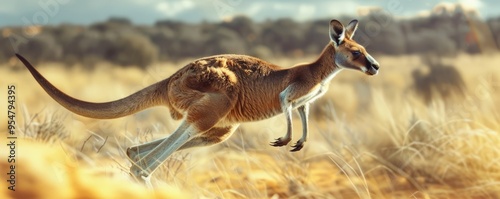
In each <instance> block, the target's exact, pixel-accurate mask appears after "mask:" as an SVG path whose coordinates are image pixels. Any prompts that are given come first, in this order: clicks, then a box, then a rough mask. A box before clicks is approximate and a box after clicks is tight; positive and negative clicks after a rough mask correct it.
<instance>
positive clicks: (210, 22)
mask: <svg viewBox="0 0 500 199" xmlns="http://www.w3.org/2000/svg"><path fill="white" fill-rule="evenodd" d="M3 5H4V6H2V8H0V32H1V38H0V43H1V44H2V45H1V46H0V64H1V63H6V62H9V61H12V58H13V52H18V53H21V54H22V55H25V56H26V57H29V59H30V60H31V61H32V62H34V63H35V64H36V63H40V62H63V63H65V64H67V65H72V64H75V63H84V65H85V66H88V67H91V66H92V65H94V64H95V63H97V62H100V61H105V62H110V63H113V64H116V65H121V66H137V67H141V68H145V67H147V66H148V65H150V64H152V63H155V62H165V61H168V62H175V61H178V60H182V59H185V58H197V57H202V56H208V55H213V54H221V53H236V54H249V55H253V56H257V57H260V58H271V57H290V56H291V57H301V56H307V55H317V54H318V53H319V52H321V50H322V49H323V47H324V45H325V44H326V42H328V36H327V30H328V29H327V28H328V22H329V20H331V19H333V18H335V19H339V20H341V21H342V22H343V23H348V22H349V21H350V20H351V19H354V18H356V19H359V20H360V21H361V23H360V28H359V29H358V32H357V34H356V36H355V39H356V40H357V41H358V42H359V43H361V44H363V45H365V46H366V47H367V48H368V50H369V51H370V52H371V53H373V54H384V55H407V54H433V55H438V56H455V55H457V54H459V53H467V54H478V53H484V52H494V51H498V46H499V45H500V34H499V33H500V17H499V16H500V9H499V8H500V7H499V6H498V5H497V4H495V2H494V1H493V0H458V1H436V0H427V1H407V0H392V1H367V0H356V1H324V0H316V1H308V2H302V1H280V0H272V1H260V0H259V1H244V0H212V1H207V2H205V1H196V0H182V1H168V0H167V1H162V0H148V1H137V0H126V1H94V0H92V1H85V2H82V1H73V0H47V1H40V2H33V1H29V0H20V1H16V2H9V3H3Z"/></svg>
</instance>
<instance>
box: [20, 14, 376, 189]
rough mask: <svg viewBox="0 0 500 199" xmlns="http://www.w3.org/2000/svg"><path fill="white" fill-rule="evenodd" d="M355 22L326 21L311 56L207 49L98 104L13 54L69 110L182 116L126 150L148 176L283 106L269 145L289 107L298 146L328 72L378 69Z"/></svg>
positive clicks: (105, 115)
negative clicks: (165, 132) (162, 110)
mask: <svg viewBox="0 0 500 199" xmlns="http://www.w3.org/2000/svg"><path fill="white" fill-rule="evenodd" d="M357 27H358V21H357V20H352V21H351V22H350V23H349V24H348V25H347V26H346V27H344V25H342V23H341V22H339V21H337V20H331V21H330V25H329V36H330V42H328V44H327V45H326V46H325V48H324V49H323V51H322V52H321V54H320V55H319V57H318V58H317V59H316V60H314V61H313V62H311V63H307V64H299V65H296V66H294V67H292V68H282V67H280V66H277V65H274V64H272V63H269V62H266V61H263V60H261V59H258V58H255V57H250V56H246V55H234V54H224V55H215V56H210V57H205V58H200V59H197V60H194V61H193V62H191V63H189V64H187V65H186V66H184V67H183V68H181V69H179V70H178V71H177V72H176V73H174V74H173V75H172V76H170V77H169V78H166V79H164V80H162V81H159V82H157V83H155V84H153V85H150V86H148V87H146V88H144V89H142V90H140V91H137V92H136V93H133V94H131V95H130V96H128V97H125V98H123V99H119V100H116V101H111V102H105V103H93V102H86V101H82V100H79V99H75V98H73V97H71V96H69V95H67V94H65V93H64V92H62V91H60V90H59V89H57V88H56V87H55V86H53V85H52V84H51V83H50V82H49V81H48V80H47V79H45V78H44V77H43V76H42V75H41V74H40V73H39V72H38V71H37V70H36V69H35V68H34V67H33V66H32V65H31V64H30V63H29V62H28V61H27V60H26V59H25V58H23V57H22V56H21V55H19V54H16V56H17V57H18V58H19V59H20V60H21V62H22V63H23V64H24V65H25V66H26V67H27V68H28V70H29V71H30V72H31V74H32V75H33V77H34V78H35V80H36V81H37V82H38V83H39V84H40V86H41V87H42V88H43V89H44V90H45V91H46V92H47V93H48V94H49V95H50V96H51V97H52V98H53V99H54V100H55V101H57V102H58V103H59V104H60V105H62V106H63V107H65V108H66V109H68V110H70V111H72V112H74V113H76V114H79V115H82V116H85V117H91V118H97V119H111V118H118V117H123V116H127V115H131V114H134V113H136V112H138V111H141V110H144V109H146V108H149V107H153V106H160V105H163V106H166V107H167V108H168V109H169V111H170V114H171V116H172V118H173V119H176V120H180V119H182V122H181V124H180V126H179V127H178V128H177V129H176V130H175V131H174V132H173V133H172V134H171V135H170V136H168V137H166V138H163V139H158V140H155V141H152V142H149V143H145V144H141V145H136V146H132V147H130V148H128V149H127V156H128V157H129V158H130V160H131V161H132V163H133V164H132V166H131V168H130V172H131V174H132V175H133V176H134V177H136V178H139V179H140V178H142V179H144V180H145V181H146V182H149V179H150V177H151V174H152V173H153V172H154V171H155V170H156V169H157V168H158V167H159V166H160V165H161V164H162V163H163V162H164V161H165V160H166V159H167V158H168V157H169V156H170V155H171V154H172V153H174V152H175V151H177V150H182V149H186V148H191V147H198V146H209V145H213V144H217V143H220V142H223V141H224V140H226V139H227V138H229V137H230V136H231V134H232V133H233V132H234V131H235V130H236V128H237V127H238V125H239V124H240V123H243V122H249V121H257V120H263V119H266V118H270V117H273V116H275V115H278V114H281V113H284V115H285V118H286V122H287V131H286V134H285V135H284V136H283V137H280V138H278V139H276V140H275V141H273V142H271V145H272V146H285V145H287V144H288V143H289V142H290V141H291V139H292V110H295V109H297V110H298V112H299V116H300V118H301V121H302V126H303V127H302V137H301V138H300V139H299V140H298V141H297V142H296V143H295V144H294V145H293V146H292V149H291V151H299V150H301V149H302V147H303V146H304V143H305V142H306V141H307V136H308V112H309V105H310V104H311V103H312V102H313V101H314V100H316V99H317V98H319V97H321V96H322V95H324V94H325V93H326V91H327V89H328V86H329V83H330V81H331V80H332V78H333V77H334V76H335V75H337V74H338V73H339V72H340V71H341V70H342V69H353V70H358V71H361V72H363V73H365V74H367V75H376V74H377V73H378V69H379V63H378V62H377V61H376V60H375V59H374V58H373V57H372V56H370V55H369V54H368V52H367V51H366V50H365V48H364V47H363V46H361V45H360V44H358V43H356V42H355V41H354V40H353V39H352V38H353V36H354V33H355V32H356V29H357ZM290 42H293V41H290Z"/></svg>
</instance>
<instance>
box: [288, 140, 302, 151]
mask: <svg viewBox="0 0 500 199" xmlns="http://www.w3.org/2000/svg"><path fill="white" fill-rule="evenodd" d="M302 147H304V141H302V140H299V141H297V143H295V145H293V146H292V150H290V151H291V152H296V151H300V149H302Z"/></svg>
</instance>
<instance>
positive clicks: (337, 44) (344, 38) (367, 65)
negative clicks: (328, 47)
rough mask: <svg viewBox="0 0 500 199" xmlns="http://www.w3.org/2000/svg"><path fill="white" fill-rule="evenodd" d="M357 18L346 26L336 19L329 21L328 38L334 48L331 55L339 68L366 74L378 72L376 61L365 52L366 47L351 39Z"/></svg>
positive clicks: (356, 26)
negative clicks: (333, 53)
mask: <svg viewBox="0 0 500 199" xmlns="http://www.w3.org/2000/svg"><path fill="white" fill-rule="evenodd" d="M357 28H358V20H352V21H351V22H350V23H349V24H348V25H347V27H344V25H342V23H340V22H339V21H337V20H335V19H334V20H332V21H330V40H331V42H332V45H333V46H334V48H335V55H334V57H333V59H334V61H335V64H336V65H337V66H339V67H340V68H348V69H354V70H359V71H362V72H363V73H365V74H367V75H376V74H377V73H378V69H379V64H378V62H377V61H376V60H375V59H374V58H373V57H372V56H370V54H368V52H366V49H365V48H364V47H363V46H362V45H360V44H358V43H357V42H356V41H354V40H353V39H352V37H353V36H354V33H355V32H356V29H357Z"/></svg>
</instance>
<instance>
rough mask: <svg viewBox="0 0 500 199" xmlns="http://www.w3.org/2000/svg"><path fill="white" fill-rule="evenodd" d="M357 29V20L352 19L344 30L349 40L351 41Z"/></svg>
mask: <svg viewBox="0 0 500 199" xmlns="http://www.w3.org/2000/svg"><path fill="white" fill-rule="evenodd" d="M357 29H358V20H357V19H354V20H352V21H351V22H349V24H348V25H347V27H346V28H345V30H346V34H347V37H348V38H349V39H352V37H354V33H356V30H357Z"/></svg>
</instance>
